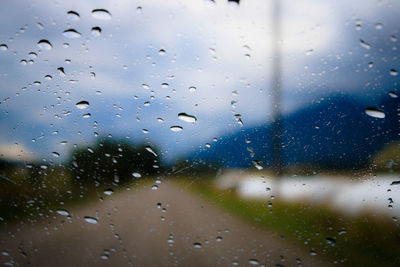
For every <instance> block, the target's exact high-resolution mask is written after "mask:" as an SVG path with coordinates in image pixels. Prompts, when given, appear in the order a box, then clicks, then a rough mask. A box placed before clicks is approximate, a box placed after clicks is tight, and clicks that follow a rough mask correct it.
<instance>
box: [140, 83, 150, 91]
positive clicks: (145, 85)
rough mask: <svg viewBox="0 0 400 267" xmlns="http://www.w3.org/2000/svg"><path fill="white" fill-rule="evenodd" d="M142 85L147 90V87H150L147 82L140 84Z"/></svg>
mask: <svg viewBox="0 0 400 267" xmlns="http://www.w3.org/2000/svg"><path fill="white" fill-rule="evenodd" d="M142 87H143V88H144V89H146V90H149V89H150V86H148V85H147V84H142Z"/></svg>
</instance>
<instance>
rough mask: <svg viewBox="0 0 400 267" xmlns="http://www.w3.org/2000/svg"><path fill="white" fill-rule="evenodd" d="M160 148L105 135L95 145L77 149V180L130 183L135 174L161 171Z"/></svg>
mask: <svg viewBox="0 0 400 267" xmlns="http://www.w3.org/2000/svg"><path fill="white" fill-rule="evenodd" d="M156 151H157V150H156V149H155V148H153V147H150V146H146V145H144V144H140V145H134V144H132V143H129V142H127V141H124V140H119V141H114V140H111V139H109V138H102V139H101V140H100V141H99V142H97V143H96V145H95V146H93V147H86V148H84V147H80V148H77V149H75V150H74V151H73V153H72V157H71V161H70V168H71V169H72V172H73V177H74V181H75V182H77V183H78V184H80V185H85V186H88V185H90V184H94V185H96V186H98V185H100V184H104V185H110V184H112V183H126V182H129V181H131V180H132V179H133V178H135V176H136V178H138V176H139V175H137V174H140V176H146V175H151V174H155V173H157V171H158V165H159V160H158V157H159V156H158V155H159V153H157V152H156Z"/></svg>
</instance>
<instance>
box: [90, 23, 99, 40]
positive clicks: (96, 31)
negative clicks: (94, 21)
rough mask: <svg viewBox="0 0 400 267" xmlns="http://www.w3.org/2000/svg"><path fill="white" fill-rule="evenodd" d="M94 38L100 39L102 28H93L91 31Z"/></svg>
mask: <svg viewBox="0 0 400 267" xmlns="http://www.w3.org/2000/svg"><path fill="white" fill-rule="evenodd" d="M90 32H91V33H92V35H93V36H96V37H99V36H100V35H101V28H100V27H97V26H96V27H93V28H92V30H91V31H90Z"/></svg>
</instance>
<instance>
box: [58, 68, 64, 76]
mask: <svg viewBox="0 0 400 267" xmlns="http://www.w3.org/2000/svg"><path fill="white" fill-rule="evenodd" d="M57 70H58V73H59V74H60V76H62V77H65V71H64V68H63V67H59V68H57Z"/></svg>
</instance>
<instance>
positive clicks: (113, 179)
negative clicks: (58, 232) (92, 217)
mask: <svg viewBox="0 0 400 267" xmlns="http://www.w3.org/2000/svg"><path fill="white" fill-rule="evenodd" d="M100 140H101V141H99V142H98V143H96V144H95V145H94V146H92V147H91V148H88V147H79V148H77V149H75V150H74V151H72V154H71V159H70V160H69V162H68V163H67V164H65V165H66V166H55V165H54V164H40V163H32V164H21V163H16V162H6V161H0V224H8V223H10V222H14V221H15V222H17V221H21V220H28V221H35V220H36V219H37V218H38V217H44V216H51V214H52V213H54V212H55V211H56V210H57V209H59V208H70V207H71V206H73V205H76V204H81V203H82V202H85V201H90V200H93V199H101V198H102V197H103V196H104V194H103V192H104V190H106V189H111V190H114V191H115V190H118V189H119V188H126V187H127V186H134V185H135V184H137V183H141V181H142V180H143V181H146V180H147V178H149V177H152V176H154V175H155V174H157V173H158V172H160V167H159V164H158V153H157V150H156V149H155V148H152V147H149V146H146V145H144V144H139V145H134V144H132V143H128V142H126V141H125V140H122V141H121V140H119V141H112V140H110V139H106V138H102V139H100ZM138 178H140V179H138Z"/></svg>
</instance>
